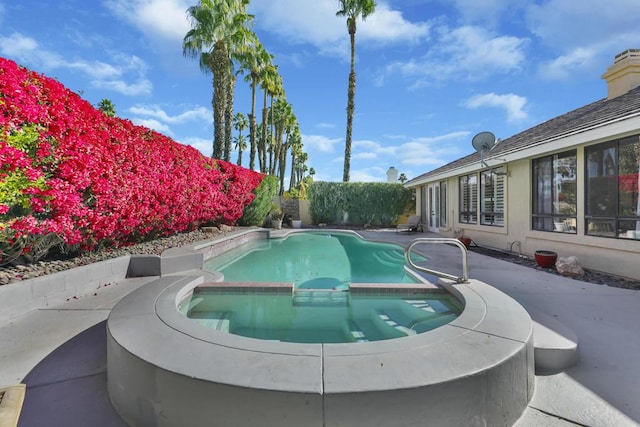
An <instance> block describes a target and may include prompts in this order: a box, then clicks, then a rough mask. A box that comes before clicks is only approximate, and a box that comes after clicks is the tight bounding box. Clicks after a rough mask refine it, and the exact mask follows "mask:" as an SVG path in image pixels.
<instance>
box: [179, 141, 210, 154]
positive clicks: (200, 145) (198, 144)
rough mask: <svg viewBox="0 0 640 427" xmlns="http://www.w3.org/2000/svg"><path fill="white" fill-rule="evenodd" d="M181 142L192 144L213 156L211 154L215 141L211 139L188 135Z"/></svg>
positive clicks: (203, 152)
mask: <svg viewBox="0 0 640 427" xmlns="http://www.w3.org/2000/svg"><path fill="white" fill-rule="evenodd" d="M180 142H181V143H182V144H186V145H190V146H192V147H193V148H195V149H197V150H198V151H200V152H201V153H202V154H203V155H205V156H207V157H211V154H213V142H212V141H211V139H204V138H194V137H187V138H184V139H182V140H181V141H180Z"/></svg>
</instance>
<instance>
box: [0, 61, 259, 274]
mask: <svg viewBox="0 0 640 427" xmlns="http://www.w3.org/2000/svg"><path fill="white" fill-rule="evenodd" d="M262 177H263V176H262V175H261V174H258V173H256V172H253V171H250V170H247V169H243V168H241V167H238V166H235V165H232V164H230V163H227V162H224V161H220V160H214V159H209V158H206V157H204V156H203V155H202V154H200V153H199V152H198V151H197V150H196V149H194V148H193V147H190V146H185V145H182V144H179V143H177V142H175V141H173V140H172V139H170V138H168V137H166V136H164V135H162V134H159V133H157V132H155V131H152V130H149V129H147V128H145V127H142V126H135V125H134V124H133V123H131V122H130V121H129V120H123V119H119V118H115V117H109V116H107V115H105V114H103V113H102V112H101V111H99V110H97V109H95V108H94V107H93V106H91V104H89V103H88V102H86V101H84V100H83V99H81V98H80V97H79V96H78V95H76V94H75V93H73V92H71V91H70V90H68V89H67V88H65V87H64V86H63V85H62V84H60V83H59V82H57V81H55V80H53V79H50V78H47V77H44V76H42V75H40V74H37V73H35V72H32V71H29V70H27V69H25V68H23V67H21V66H19V65H17V64H16V63H14V62H13V61H10V60H7V59H4V58H0V231H2V235H4V236H5V242H4V243H5V244H4V247H5V248H8V247H15V245H14V246H12V244H11V242H12V241H18V240H19V239H20V238H24V236H32V237H30V239H36V237H33V236H48V235H52V234H53V235H55V236H57V237H58V238H59V239H60V240H61V241H62V242H64V244H65V245H68V246H77V247H80V248H85V249H92V248H94V247H95V246H96V245H101V246H110V245H113V246H121V245H127V244H132V243H135V242H138V241H141V240H145V239H148V238H151V237H155V236H160V235H171V234H175V233H177V232H182V231H188V230H192V229H195V228H196V227H198V226H199V225H201V224H204V223H208V222H213V223H226V224H233V223H235V221H237V220H238V218H240V217H241V216H242V211H243V209H244V207H245V206H246V205H247V204H249V203H250V202H251V201H252V200H253V198H254V197H255V195H254V190H255V188H256V187H257V186H258V185H259V184H260V182H261V180H262ZM7 239H8V240H7ZM48 239H49V240H46V241H56V240H55V238H48ZM36 240H37V239H36ZM44 240H45V239H43V241H44ZM28 246H29V245H26V246H25V247H28ZM1 262H2V260H1V259H0V263H1Z"/></svg>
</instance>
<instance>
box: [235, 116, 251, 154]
mask: <svg viewBox="0 0 640 427" xmlns="http://www.w3.org/2000/svg"><path fill="white" fill-rule="evenodd" d="M247 126H249V123H248V122H247V117H246V116H245V115H244V114H242V113H240V112H238V113H236V115H235V116H233V127H234V128H235V129H236V130H237V131H238V136H237V138H236V139H235V141H236V149H237V150H238V166H242V151H244V150H246V149H247V142H246V140H245V138H244V135H242V131H243V130H245V129H246V128H247Z"/></svg>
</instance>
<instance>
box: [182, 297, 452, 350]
mask: <svg viewBox="0 0 640 427" xmlns="http://www.w3.org/2000/svg"><path fill="white" fill-rule="evenodd" d="M179 309H180V310H181V311H182V312H183V313H185V314H186V315H187V317H189V318H191V319H193V320H195V321H196V322H198V323H200V324H201V325H203V326H207V327H209V328H212V329H216V330H218V331H222V332H227V333H231V334H235V335H241V336H245V337H250V338H258V339H263V340H272V341H285V342H296V343H352V342H367V341H379V340H386V339H393V338H400V337H406V336H411V335H415V334H419V333H422V332H427V331H429V330H432V329H434V328H437V327H438V326H441V325H444V324H446V323H449V322H451V321H452V320H454V319H455V318H456V317H457V316H458V314H459V313H460V307H459V304H458V303H457V302H456V301H454V300H453V299H452V298H451V297H449V296H448V295H425V294H419V295H418V294H415V295H411V294H405V295H403V296H393V297H389V296H381V295H360V294H359V293H358V294H353V293H351V292H348V291H326V290H325V291H308V290H301V291H297V292H294V293H293V294H292V293H291V292H290V291H289V292H279V293H271V294H262V293H261V294H247V293H244V292H228V291H220V290H216V289H211V288H203V289H198V288H196V292H195V293H194V295H193V297H192V299H191V300H190V301H188V303H186V304H184V306H182V307H179Z"/></svg>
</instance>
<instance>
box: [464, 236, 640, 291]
mask: <svg viewBox="0 0 640 427" xmlns="http://www.w3.org/2000/svg"><path fill="white" fill-rule="evenodd" d="M469 250H471V251H472V252H476V253H479V254H482V255H487V256H491V257H494V258H499V259H502V260H504V261H509V262H513V263H514V264H520V265H524V266H526V267H530V268H535V269H536V270H541V271H547V272H549V273H553V274H557V275H559V276H560V275H561V274H560V273H558V271H557V270H556V269H555V268H542V267H538V264H537V263H536V260H535V259H533V258H527V257H522V256H519V255H515V254H509V253H506V252H501V251H495V250H492V249H488V248H483V247H480V246H475V247H474V246H472V247H471V248H469ZM575 279H576V280H582V281H583V282H589V283H596V284H598V285H606V286H612V287H615V288H624V289H634V290H640V282H639V281H637V280H631V279H626V278H624V277H619V276H614V275H612V274H606V273H601V272H598V271H593V270H587V269H586V268H585V269H584V276H581V277H576V278H575Z"/></svg>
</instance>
